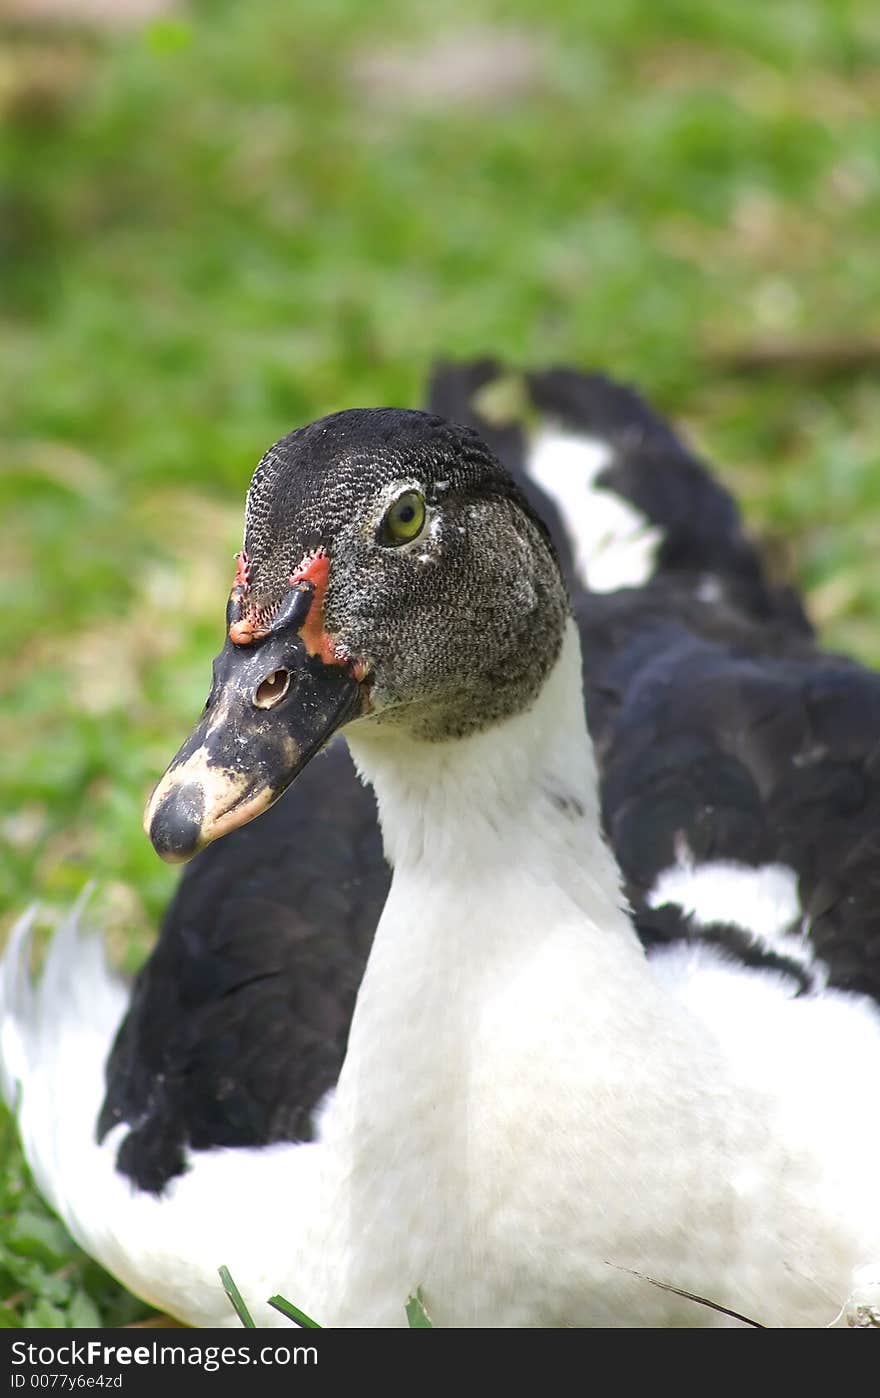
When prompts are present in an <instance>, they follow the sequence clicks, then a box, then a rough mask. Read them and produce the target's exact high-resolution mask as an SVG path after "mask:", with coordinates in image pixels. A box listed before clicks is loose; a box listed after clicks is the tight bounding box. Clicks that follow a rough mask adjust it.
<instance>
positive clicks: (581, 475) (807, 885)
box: [0, 361, 880, 1326]
mask: <svg viewBox="0 0 880 1398" xmlns="http://www.w3.org/2000/svg"><path fill="white" fill-rule="evenodd" d="M499 384H500V385H501V390H503V391H500V394H499ZM513 389H514V390H515V392H514V393H513V397H514V399H515V400H516V402H515V405H514V408H513V409H511V408H510V406H509V405H508V406H505V402H504V400H505V395H506V396H507V397H510V392H511V382H510V379H509V376H507V375H505V373H504V371H503V370H501V369H500V367H499V366H498V365H497V364H495V363H494V362H490V361H486V362H482V363H480V364H478V365H472V366H465V367H461V366H458V367H453V366H443V367H442V368H441V369H440V370H438V372H437V373H436V374H435V378H434V382H433V384H432V389H431V393H430V395H429V403H428V411H423V412H419V411H415V410H403V409H360V410H348V411H346V412H343V413H340V414H334V415H332V416H331V417H329V418H326V419H322V420H320V421H319V422H317V423H314V424H311V425H310V426H309V427H306V428H300V429H298V430H297V431H295V432H293V433H291V434H290V435H289V436H288V437H286V438H284V439H282V441H281V442H279V443H277V444H276V445H275V446H274V447H273V448H271V449H270V451H269V452H268V453H267V454H266V455H265V456H264V457H263V459H262V461H261V463H260V464H259V466H258V467H257V470H256V472H255V475H254V478H253V480H252V482H251V486H250V489H249V492H248V498H247V504H246V523H245V536H244V545H243V550H242V553H241V555H240V556H239V560H238V568H237V572H236V577H235V581H234V583H233V587H232V592H231V595H230V599H229V603H228V607H227V636H226V642H225V644H224V649H223V651H222V653H221V655H220V656H219V657H218V660H217V661H216V662H215V673H214V684H213V686H212V690H211V694H210V695H209V699H208V702H207V704H206V708H205V712H204V714H203V716H202V718H201V720H200V721H199V723H198V724H197V726H196V728H195V730H194V732H193V734H192V735H191V737H190V738H189V739H188V740H187V741H186V742H185V743H184V745H183V747H182V748H181V750H180V752H179V753H178V755H177V757H176V758H175V759H174V760H173V761H172V763H171V765H170V766H169V768H168V770H167V772H166V774H165V776H164V777H163V778H162V779H161V780H160V781H159V783H158V785H157V787H156V789H155V791H154V793H153V795H152V797H151V799H150V802H149V805H148V811H147V819H146V824H147V828H148V832H149V835H150V838H151V839H152V841H153V844H154V846H155V848H156V849H157V852H158V853H159V854H160V855H161V856H162V857H164V858H166V859H169V860H171V861H175V862H177V861H183V860H187V859H190V858H192V857H193V856H194V855H197V858H196V859H195V860H194V862H193V864H192V865H191V866H190V868H189V871H188V872H187V875H185V877H184V879H183V882H182V883H181V886H180V889H179V891H178V894H177V896H176V898H175V900H174V903H173V904H172V907H171V909H170V910H169V914H168V916H167V917H166V921H165V925H164V927H163V930H162V934H161V936H160V939H159V942H158V944H157V948H156V950H155V952H154V953H153V956H152V957H151V958H150V961H149V962H148V964H147V967H145V969H144V971H143V972H142V973H141V976H140V977H139V979H138V981H137V982H136V983H135V986H134V989H133V991H132V992H131V994H130V995H129V993H128V992H127V991H126V989H125V988H124V987H123V986H121V985H120V984H119V983H118V982H117V981H116V980H114V979H113V977H111V976H110V975H109V973H108V972H107V970H106V968H105V966H104V964H103V959H102V956H101V953H100V948H99V945H98V943H97V942H96V941H95V940H94V939H89V938H87V937H84V936H83V935H82V934H81V930H80V922H81V920H82V914H81V912H80V911H77V912H76V913H74V915H73V916H72V917H71V918H70V919H69V920H68V923H67V925H66V926H65V927H64V928H62V930H61V932H60V933H59V934H58V936H56V938H55V941H54V943H53V946H52V949H51V952H50V955H49V958H48V961H47V965H46V968H45V970H44V972H43V975H42V977H41V979H40V981H39V982H38V983H37V984H36V985H34V984H32V982H31V978H30V976H29V974H28V970H27V964H28V940H29V922H28V920H27V919H25V920H23V922H22V923H21V924H20V926H19V928H18V929H17V930H16V933H15V935H14V936H13V939H12V943H11V945H10V948H9V950H8V952H7V954H6V957H5V959H4V963H3V968H2V986H0V994H2V1008H3V1017H2V1023H0V1048H2V1056H3V1068H4V1082H5V1090H6V1092H7V1095H9V1096H10V1097H13V1096H15V1097H17V1099H18V1116H19V1124H20V1130H21V1133H22V1138H23V1142H24V1146H25V1150H26V1153H27V1155H28V1158H29V1160H30V1161H31V1165H32V1168H33V1169H34V1172H35V1177H36V1179H37V1181H38V1183H39V1184H40V1186H41V1187H42V1189H43V1191H44V1193H45V1194H46V1196H47V1198H49V1199H50V1201H51V1202H52V1203H53V1204H54V1206H55V1207H56V1209H57V1210H58V1212H59V1213H60V1214H61V1216H62V1218H63V1219H64V1220H65V1222H66V1223H67V1225H68V1227H69V1228H70V1229H71V1231H72V1232H73V1234H74V1236H76V1237H77V1238H78V1239H79V1240H80V1241H81V1242H83V1243H84V1245H85V1246H86V1247H87V1249H88V1250H89V1251H90V1252H92V1253H93V1255H95V1256H97V1257H98V1258H99V1259H100V1260H101V1261H102V1262H103V1263H104V1265H105V1266H108V1267H109V1269H110V1270H111V1271H113V1272H114V1273H115V1274H116V1275H117V1276H119V1277H120V1279H121V1280H122V1281H124V1282H125V1283H126V1284H127V1285H129V1286H130V1287H131V1288H132V1289H133V1290H135V1291H136V1292H137V1293H138V1294H140V1295H142V1296H144V1297H145V1298H146V1299H148V1300H150V1301H152V1302H153V1303H154V1304H156V1305H158V1306H161V1307H162V1308H163V1309H167V1310H168V1311H169V1312H170V1313H171V1314H174V1315H176V1316H178V1317H180V1318H181V1319H182V1320H184V1321H187V1322H188V1323H195V1324H229V1323H234V1320H235V1318H234V1316H232V1315H231V1313H230V1311H229V1309H228V1306H227V1303H226V1300H225V1297H224V1295H223V1293H222V1290H221V1288H220V1287H219V1283H218V1282H217V1276H216V1272H217V1266H218V1265H219V1264H220V1263H221V1262H222V1263H226V1264H227V1265H228V1266H229V1267H230V1270H231V1271H232V1273H233V1275H234V1276H235V1277H236V1280H237V1282H238V1284H239V1286H240V1288H241V1289H242V1290H243V1292H244V1293H245V1295H246V1298H247V1300H248V1302H249V1304H250V1305H251V1306H252V1307H253V1309H254V1314H255V1315H256V1316H257V1318H258V1320H259V1323H264V1324H269V1323H273V1322H277V1320H278V1316H277V1314H276V1313H274V1312H273V1311H272V1310H271V1308H269V1307H268V1306H267V1304H266V1300H265V1298H267V1297H268V1296H270V1295H272V1294H274V1293H275V1292H277V1291H279V1290H281V1291H282V1292H284V1294H285V1295H287V1296H288V1297H289V1298H290V1299H291V1300H293V1301H294V1302H295V1303H296V1304H298V1305H302V1306H303V1307H305V1308H306V1309H308V1310H309V1312H310V1313H311V1314H313V1315H316V1316H317V1317H318V1318H319V1319H321V1321H322V1323H325V1324H330V1325H371V1326H372V1325H376V1326H386V1325H387V1326H394V1325H402V1324H405V1313H404V1303H405V1301H406V1298H407V1296H408V1295H410V1294H412V1293H413V1292H416V1291H418V1292H419V1294H420V1295H422V1296H423V1297H424V1298H425V1302H426V1305H427V1306H428V1309H429V1311H430V1313H431V1315H432V1318H433V1319H434V1321H435V1323H437V1324H441V1325H481V1326H485V1325H491V1326H520V1325H528V1326H545V1325H546V1326H549V1325H554V1326H555V1325H579V1326H580V1325H588V1326H604V1325H614V1326H633V1325H687V1326H702V1325H710V1324H711V1325H716V1324H726V1323H731V1322H732V1317H731V1316H730V1315H729V1314H727V1313H726V1311H728V1310H735V1311H736V1312H737V1313H748V1314H750V1315H754V1316H755V1317H756V1319H758V1320H759V1321H760V1323H762V1324H772V1325H826V1324H832V1323H835V1321H836V1320H839V1319H840V1318H841V1317H843V1318H844V1320H846V1321H847V1322H848V1323H858V1324H861V1323H876V1321H877V1303H878V1299H880V1298H878V1294H877V1287H878V1284H880V1269H878V1248H880V1206H878V1204H877V1203H876V1201H875V1200H874V1198H873V1193H872V1188H871V1183H870V1181H871V1161H872V1159H873V1158H874V1157H875V1154H876V1150H877V1146H878V1144H880V1123H878V1121H877V1120H876V1114H872V1113H870V1112H867V1113H866V1112H865V1111H864V1104H863V1098H862V1090H861V1082H862V1080H863V1076H864V1073H865V1072H866V1071H867V1072H870V1070H871V1067H872V1066H873V1065H875V1064H876V1063H877V1062H878V1053H880V1015H878V998H880V997H878V993H877V992H878V989H880V987H878V981H877V966H878V956H877V945H878V944H877V940H876V934H873V940H872V923H871V902H872V899H871V894H872V879H873V880H875V881H876V877H877V876H876V874H874V872H873V871H874V869H875V867H876V861H875V860H873V859H872V858H871V854H872V831H873V830H876V824H873V825H872V812H873V811H874V810H875V809H876V803H877V787H876V760H874V761H873V762H872V757H873V754H874V752H875V751H876V732H877V727H876V719H877V717H878V716H880V713H878V694H880V686H878V683H877V680H876V677H875V676H873V674H872V673H871V672H870V671H867V670H865V669H864V668H863V667H860V666H858V665H856V664H855V663H854V662H851V661H847V660H845V659H842V658H838V657H834V656H829V655H826V654H825V653H824V652H822V651H821V650H820V648H819V647H818V644H817V642H816V639H815V637H814V636H813V633H812V630H811V628H810V626H809V623H808V621H807V619H806V617H805V615H804V613H803V609H802V608H801V606H800V604H799V602H798V600H797V598H796V597H795V596H794V594H793V593H791V592H790V591H788V590H786V589H778V588H774V587H771V586H770V585H769V583H767V581H766V579H765V577H764V576H763V572H762V569H761V566H760V561H759V559H758V556H757V554H756V551H755V550H754V549H753V548H752V546H751V545H750V544H749V543H748V541H747V540H746V538H745V536H744V534H743V532H742V530H741V527H740V524H739V518H738V513H737V511H736V508H735V505H734V504H733V502H732V501H731V500H730V497H729V496H728V495H727V494H726V492H724V491H723V490H722V489H721V488H720V487H719V486H718V485H717V484H716V483H715V482H714V481H713V480H712V478H711V476H710V475H709V474H708V472H706V470H705V468H703V466H702V465H701V463H699V462H698V461H697V460H696V459H695V458H694V457H693V456H692V455H691V453H690V452H689V451H688V450H687V448H686V447H684V446H683V444H682V443H681V442H680V441H679V439H678V438H677V437H676V435H675V434H674V433H673V432H672V430H671V429H670V428H669V427H668V426H667V425H666V424H665V423H663V422H662V420H661V419H659V418H658V417H657V416H656V415H655V414H653V412H652V411H651V410H650V409H649V408H648V407H647V406H646V405H645V404H643V403H642V401H641V400H640V399H639V398H638V397H637V396H636V395H635V394H633V393H632V392H631V391H630V390H628V389H625V388H622V387H621V386H619V385H615V384H612V383H610V382H609V381H608V380H607V379H605V378H603V376H601V375H592V376H590V375H583V374H578V373H576V372H574V371H567V370H557V371H546V372H542V373H534V374H529V375H518V376H514V382H513ZM493 392H494V397H493ZM499 402H500V404H501V406H500V407H499ZM524 409H525V410H524ZM536 420H537V423H538V425H537V427H536V426H535V422H536ZM524 422H525V424H526V425H525V426H524V425H523V423H524ZM475 429H476V430H475ZM502 462H503V464H502ZM536 500H537V502H538V503H537V504H536ZM554 540H555V541H556V544H555V547H554ZM585 694H586V705H585V699H584V696H585ZM588 716H589V728H588V726H587V717H588ZM336 732H339V733H341V735H342V738H343V739H344V740H345V742H346V743H347V747H348V751H349V752H350V754H351V756H350V757H349V756H348V753H346V750H345V748H344V747H342V745H341V743H340V741H339V740H338V739H337V741H336V742H332V741H331V739H332V737H333V734H334V733H336ZM591 733H592V737H591ZM352 763H353V765H352ZM355 773H357V775H355ZM291 784H293V785H291ZM288 786H291V790H290V792H289V793H288V794H287V795H286V796H284V799H283V800H279V799H278V798H279V797H280V796H281V795H282V793H283V792H284V791H285V790H286V788H287V787H288ZM368 788H369V789H368ZM370 791H372V792H373V793H374V795H375V800H376V802H377V804H378V816H379V822H378V826H377V824H376V821H375V817H374V814H373V806H372V801H373V797H372V796H371V795H370ZM258 815H259V816H260V819H259V820H257V821H255V822H254V823H253V825H251V824H250V822H251V820H252V819H253V817H255V816H258ZM379 828H381V844H380V842H379V833H378V831H379ZM215 842H216V843H215ZM874 848H876V840H874ZM224 850H225V851H226V852H225V854H224ZM383 850H384V855H385V857H386V859H387V864H388V865H389V866H390V872H389V869H388V867H387V866H386V865H385V864H383V862H382V851H383ZM327 944H329V945H327ZM325 952H326V958H324V959H322V956H323V953H325ZM232 1200H234V1201H235V1202H236V1208H235V1209H234V1210H233V1209H232V1208H231V1207H230V1201H232ZM219 1201H225V1203H220V1202H219ZM218 1219H222V1226H221V1225H218ZM694 1298H706V1299H707V1300H708V1301H709V1302H710V1303H711V1304H708V1305H699V1304H698V1303H697V1301H695V1299H694ZM717 1307H720V1308H721V1309H717ZM866 1317H867V1321H866V1319H865V1318H866Z"/></svg>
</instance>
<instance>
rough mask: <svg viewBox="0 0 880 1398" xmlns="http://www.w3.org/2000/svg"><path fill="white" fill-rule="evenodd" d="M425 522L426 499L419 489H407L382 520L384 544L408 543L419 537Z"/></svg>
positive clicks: (380, 536) (382, 540)
mask: <svg viewBox="0 0 880 1398" xmlns="http://www.w3.org/2000/svg"><path fill="white" fill-rule="evenodd" d="M424 524H425V500H424V497H423V496H422V495H420V494H419V492H418V491H417V490H405V491H404V492H403V494H402V495H398V497H397V499H396V500H395V502H394V504H393V505H392V506H391V508H390V509H389V510H388V511H387V512H386V514H385V518H384V519H383V520H382V527H381V530H380V534H379V539H380V542H381V543H383V544H391V545H394V544H408V543H411V541H412V540H413V539H417V538H418V536H419V534H421V532H422V529H423V528H424Z"/></svg>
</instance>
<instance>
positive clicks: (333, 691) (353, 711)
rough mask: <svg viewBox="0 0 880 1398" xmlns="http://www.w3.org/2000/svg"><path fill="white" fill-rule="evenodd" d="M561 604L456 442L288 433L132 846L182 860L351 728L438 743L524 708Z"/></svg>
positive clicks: (494, 467)
mask: <svg viewBox="0 0 880 1398" xmlns="http://www.w3.org/2000/svg"><path fill="white" fill-rule="evenodd" d="M566 613H567V599H566V595H565V590H564V586H563V584H562V580H561V577H560V573H559V568H558V565H557V563H556V559H555V556H554V554H553V550H552V546H551V544H550V542H549V537H548V535H547V532H546V529H545V528H544V526H543V525H542V524H541V522H540V521H539V520H538V519H537V518H536V516H535V515H534V514H533V513H532V511H531V509H530V507H529V505H528V504H527V503H526V501H525V500H524V498H523V497H522V495H521V494H520V492H519V490H518V489H517V487H516V486H515V485H514V483H513V481H512V480H511V479H510V477H509V476H508V475H507V473H506V472H505V471H504V469H503V468H502V467H501V466H500V464H499V463H498V462H497V461H496V459H495V458H494V457H493V456H492V454H491V453H490V452H489V450H488V448H487V447H486V446H485V445H484V444H483V443H482V441H481V440H480V439H479V437H478V436H477V435H476V434H475V433H474V432H472V431H471V430H470V429H469V428H466V427H460V426H457V425H454V424H451V423H448V422H446V421H444V420H443V419H442V418H438V417H435V416H433V415H430V414H427V413H422V412H415V411H404V410H400V409H390V408H385V409H352V410H350V411H347V412H341V413H335V414H333V415H332V416H330V417H326V418H322V419H321V420H320V421H318V422H314V423H311V424H310V425H309V426H307V427H303V428H300V429H299V430H297V431H295V432H292V433H290V435H289V436H287V437H284V438H283V439H282V440H281V441H280V442H277V443H276V445H275V446H274V447H272V448H271V449H270V450H269V451H268V452H267V453H266V455H265V456H264V457H263V459H262V461H261V462H260V464H259V466H258V467H257V469H256V472H255V473H254V477H253V480H252V481H251V485H250V489H249V491H248V497H247V506H246V518H245V534H244V547H243V549H242V552H241V554H240V555H239V557H238V568H237V572H236V576H235V581H234V583H233V587H232V591H231V594H230V598H229V603H228V606H227V635H226V642H225V645H224V647H223V650H222V652H221V653H220V655H219V656H218V657H217V659H216V660H215V662H214V683H213V686H212V689H211V693H210V695H209V697H208V700H207V703H206V705H205V709H204V712H203V714H202V717H201V719H200V721H199V722H198V724H197V725H196V727H195V729H194V730H193V733H192V734H191V736H190V737H189V738H188V739H187V741H186V742H185V743H184V745H183V747H182V748H181V749H180V751H179V752H178V754H177V756H176V757H175V758H174V760H173V761H172V763H171V765H170V766H169V768H168V770H167V771H166V773H165V775H164V776H163V777H162V779H161V780H160V781H159V783H158V785H157V786H156V788H155V790H154V792H153V794H152V796H151V798H150V800H149V802H148V805H147V810H146V815H145V822H144V823H145V829H146V830H147V833H148V834H149V836H150V838H151V840H152V842H153V845H154V846H155V848H156V850H157V852H158V853H159V854H160V855H161V856H162V857H163V858H164V859H166V860H169V861H171V862H180V861H184V860H186V859H189V858H191V856H192V855H194V854H196V853H197V852H198V851H199V850H200V849H202V848H203V847H204V846H205V845H207V844H208V843H209V842H210V841H211V840H214V839H216V838H217V837H218V836H220V835H223V834H226V833H227V832H228V831H230V830H233V829H235V827H236V826H238V825H242V824H244V823H245V822H246V821H248V820H250V819H252V818H253V817H254V816H256V815H259V814H260V813H261V812H262V811H264V810H265V809H267V807H268V806H270V805H271V804H272V802H273V801H275V800H276V799H277V797H279V796H280V795H281V793H282V792H283V791H284V790H285V788H286V787H287V786H288V785H289V784H290V782H291V781H292V780H293V779H294V777H295V776H296V775H297V773H298V772H299V771H301V770H302V768H303V767H304V766H305V764H306V763H307V762H308V761H309V760H310V758H311V757H312V756H314V754H315V753H316V752H318V751H319V749H320V748H321V747H323V746H324V744H325V743H326V742H327V741H328V739H329V738H330V737H331V736H332V734H333V733H334V732H335V731H336V730H337V729H339V728H340V727H342V726H343V725H345V724H350V723H353V722H357V723H370V724H374V725H384V726H387V727H388V728H389V729H393V728H395V727H396V728H398V729H399V728H400V727H403V728H405V729H406V730H407V731H408V732H409V733H410V734H411V735H412V736H414V737H417V738H420V739H423V740H425V741H428V742H442V741H446V740H449V739H454V738H460V737H463V736H466V735H467V734H468V733H471V732H475V731H478V730H479V729H481V728H484V727H486V726H487V725H489V724H491V723H493V722H497V721H498V720H500V719H501V718H504V717H506V716H508V715H511V714H513V713H516V712H518V711H520V710H522V709H524V708H526V707H527V706H528V705H529V704H530V703H531V701H532V700H533V699H534V697H535V695H536V694H537V693H538V691H539V689H540V687H541V685H542V683H543V681H544V678H545V676H546V675H547V673H548V671H549V670H550V668H551V667H552V665H553V662H554V661H555V659H556V656H557V654H558V652H559V649H560V646H561V641H562V632H563V626H564V620H565V616H566Z"/></svg>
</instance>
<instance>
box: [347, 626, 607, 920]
mask: <svg viewBox="0 0 880 1398" xmlns="http://www.w3.org/2000/svg"><path fill="white" fill-rule="evenodd" d="M349 745H350V747H351V751H352V756H353V758H354V761H355V763H356V765H357V767H358V770H359V771H360V774H361V776H362V778H363V779H364V780H365V781H368V782H369V783H370V784H371V785H372V786H373V788H374V790H375V792H376V797H377V800H378V804H379V817H380V821H381V825H382V834H383V838H384V842H385V853H386V856H387V858H388V860H389V862H390V863H391V865H392V866H393V868H394V870H395V885H398V884H402V883H404V882H406V883H409V882H410V880H412V879H413V878H417V879H418V880H420V881H425V882H427V883H429V884H435V885H436V884H439V883H440V882H441V881H442V883H443V884H444V885H445V887H446V889H447V890H449V889H451V888H453V887H455V886H456V885H458V886H460V887H461V888H462V891H463V894H464V899H465V902H466V903H471V902H472V898H473V892H474V890H477V889H479V888H481V887H483V886H484V885H485V884H486V882H487V881H488V882H490V883H491V884H493V885H496V886H497V882H498V881H499V880H500V881H503V882H504V883H506V884H509V883H510V882H511V880H513V881H514V882H516V881H518V880H520V879H521V877H522V876H523V875H524V874H530V875H532V876H536V875H537V876H540V878H541V879H542V881H546V882H548V883H552V884H553V885H554V886H556V887H560V888H564V890H565V892H566V894H567V895H568V896H569V897H570V898H572V899H573V900H574V901H575V902H576V903H577V904H578V905H579V906H580V907H581V908H582V909H583V911H584V912H585V913H586V914H587V915H588V916H595V917H597V918H599V919H601V920H602V921H603V922H605V921H608V922H610V923H612V924H615V925H619V927H620V928H621V929H623V928H624V927H627V928H628V919H626V918H625V917H624V916H623V914H622V913H621V911H620V910H621V907H622V902H623V900H622V895H621V891H620V874H619V871H618V869H617V865H616V863H615V861H614V858H613V855H612V854H611V852H610V851H609V849H608V847H607V845H606V843H605V840H604V838H603V836H602V834H601V829H600V816H599V794H598V782H597V777H596V766H595V761H594V758H593V749H592V744H591V742H590V738H589V734H588V733H587V727H586V720H585V716H584V701H583V691H582V680H581V654H580V641H579V637H578V633H577V628H576V627H575V625H574V623H573V622H572V621H569V622H568V623H567V627H566V633H565V637H564V641H563V646H562V650H561V653H560V656H559V659H558V660H557V662H556V664H555V666H554V668H553V670H552V672H551V674H550V675H549V676H548V678H547V680H546V682H545V684H544V686H543V688H542V690H541V692H540V694H539V695H538V697H537V699H536V700H535V702H534V704H533V705H532V706H531V708H529V709H528V710H527V711H526V712H525V713H521V714H517V715H516V716H514V717H513V718H510V719H507V720H506V721H504V722H503V723H500V724H496V725H494V726H493V727H492V728H490V729H489V730H488V731H485V732H482V733H477V734H474V735H471V736H470V737H467V738H461V739H457V740H451V741H447V742H443V743H427V742H422V741H418V740H414V739H412V738H409V737H408V736H406V735H405V734H403V733H401V732H400V730H398V729H393V728H391V727H388V728H383V727H382V726H380V725H376V726H375V727H373V726H371V725H370V724H369V723H366V724H364V725H363V726H360V727H357V728H354V729H351V730H349ZM383 921H384V919H383Z"/></svg>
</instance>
